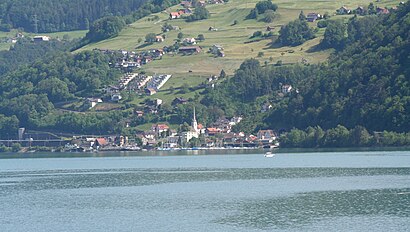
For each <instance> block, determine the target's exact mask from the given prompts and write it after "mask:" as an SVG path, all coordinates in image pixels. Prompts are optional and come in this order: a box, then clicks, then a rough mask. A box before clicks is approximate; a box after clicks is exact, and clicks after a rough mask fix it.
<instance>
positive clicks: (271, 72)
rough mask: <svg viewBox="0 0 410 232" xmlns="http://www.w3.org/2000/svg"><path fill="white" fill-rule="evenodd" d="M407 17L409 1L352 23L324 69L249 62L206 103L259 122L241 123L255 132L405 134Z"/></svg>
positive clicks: (408, 112)
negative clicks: (287, 89) (340, 128)
mask: <svg viewBox="0 0 410 232" xmlns="http://www.w3.org/2000/svg"><path fill="white" fill-rule="evenodd" d="M409 12H410V4H409V2H407V3H405V4H404V5H401V6H400V7H399V8H398V9H397V10H395V11H392V12H391V13H390V14H389V15H379V16H368V17H364V18H357V17H355V18H353V19H351V20H350V21H349V24H348V30H347V34H348V36H347V37H346V38H345V44H346V46H345V48H344V49H342V51H340V52H339V53H336V54H334V55H333V57H332V58H331V59H330V60H329V61H328V63H327V64H321V65H308V66H303V65H295V66H287V67H272V66H268V67H261V66H260V64H259V63H258V62H257V61H256V60H248V61H246V62H244V64H242V66H241V68H240V69H239V70H238V71H237V72H236V74H235V76H234V77H233V78H231V79H230V80H229V81H227V82H225V83H224V84H222V85H221V86H219V87H217V88H216V89H215V90H212V91H210V92H209V93H208V95H207V96H206V97H205V98H204V100H203V103H204V104H206V105H209V106H211V105H213V106H215V105H216V106H218V107H220V108H222V109H228V112H229V111H230V112H237V113H242V114H245V115H248V116H250V117H254V119H253V120H252V121H247V123H248V124H250V125H247V126H248V127H245V125H242V126H243V127H244V128H251V129H254V128H256V127H271V128H276V129H291V128H293V127H296V128H301V129H304V128H306V127H308V126H317V125H318V126H321V127H323V128H334V127H336V126H337V125H339V124H341V125H344V126H346V127H348V128H353V127H355V126H357V125H361V126H364V127H365V128H367V129H369V130H372V131H381V130H389V131H397V132H405V131H406V132H407V131H409V130H410V65H409V64H410V57H409V54H410V13H409ZM281 84H291V85H292V86H293V91H292V92H291V93H289V94H285V95H284V96H283V95H281V94H278V93H279V92H280V85H281ZM265 102H269V103H271V104H272V106H273V109H272V110H271V111H269V112H268V113H264V114H261V113H259V111H257V110H258V109H260V108H261V107H260V105H261V104H263V103H265ZM255 109H256V111H255ZM259 119H260V120H259ZM241 129H242V128H241Z"/></svg>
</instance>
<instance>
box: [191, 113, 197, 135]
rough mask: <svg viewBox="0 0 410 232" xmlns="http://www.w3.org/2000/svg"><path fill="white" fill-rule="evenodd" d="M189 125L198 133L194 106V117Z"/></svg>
mask: <svg viewBox="0 0 410 232" xmlns="http://www.w3.org/2000/svg"><path fill="white" fill-rule="evenodd" d="M191 127H192V129H193V130H194V131H195V132H196V133H197V134H199V130H198V122H197V121H196V114H195V107H194V117H193V118H192V123H191Z"/></svg>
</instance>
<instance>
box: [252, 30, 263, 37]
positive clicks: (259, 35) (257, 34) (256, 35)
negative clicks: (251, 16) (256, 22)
mask: <svg viewBox="0 0 410 232" xmlns="http://www.w3.org/2000/svg"><path fill="white" fill-rule="evenodd" d="M262 35H263V33H262V31H255V32H254V33H253V35H252V36H251V38H256V37H261V36H262Z"/></svg>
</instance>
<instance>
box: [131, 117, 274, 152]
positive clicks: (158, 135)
mask: <svg viewBox="0 0 410 232" xmlns="http://www.w3.org/2000/svg"><path fill="white" fill-rule="evenodd" d="M241 120H242V118H241V117H233V118H231V119H226V118H220V119H219V120H217V121H216V122H214V123H212V124H210V125H209V127H204V126H203V125H202V124H200V123H198V122H197V120H196V115H195V109H194V113H193V117H192V121H191V125H190V127H189V128H188V130H183V131H180V132H177V131H176V130H173V129H171V128H170V127H169V126H168V125H166V124H154V125H152V127H151V129H150V130H149V131H145V132H143V133H141V134H139V135H138V137H139V138H140V140H141V143H142V144H141V145H142V147H144V148H147V149H154V148H156V149H163V150H173V149H188V148H198V149H216V148H261V147H263V148H272V147H276V146H278V143H277V134H276V133H275V132H274V131H273V130H260V131H259V132H258V133H257V134H255V135H251V134H250V135H246V134H245V133H243V132H240V133H234V132H232V127H233V126H234V125H236V124H237V123H239V122H240V121H241Z"/></svg>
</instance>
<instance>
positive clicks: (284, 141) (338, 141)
mask: <svg viewBox="0 0 410 232" xmlns="http://www.w3.org/2000/svg"><path fill="white" fill-rule="evenodd" d="M280 142H281V146H283V147H295V148H296V147H298V148H318V147H371V146H410V133H396V132H387V131H383V132H372V133H369V132H368V131H367V130H366V128H364V127H362V126H356V127H354V128H353V129H350V130H349V129H347V128H346V127H344V126H342V125H338V126H337V127H335V128H331V129H328V130H323V129H322V128H321V127H320V126H316V127H308V128H307V129H305V130H299V129H292V130H291V131H290V132H288V133H285V134H283V135H282V136H281V137H280Z"/></svg>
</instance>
